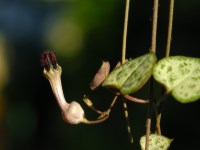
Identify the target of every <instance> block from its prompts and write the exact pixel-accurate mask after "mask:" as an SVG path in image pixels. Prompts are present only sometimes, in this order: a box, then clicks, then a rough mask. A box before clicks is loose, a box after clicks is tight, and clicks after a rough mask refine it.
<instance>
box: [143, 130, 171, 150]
mask: <svg viewBox="0 0 200 150" xmlns="http://www.w3.org/2000/svg"><path fill="white" fill-rule="evenodd" d="M171 142H172V139H169V138H167V137H165V136H162V135H158V134H150V136H149V150H167V149H168V148H169V146H170V144H171ZM145 144H146V136H142V137H141V138H140V146H141V149H142V150H145Z"/></svg>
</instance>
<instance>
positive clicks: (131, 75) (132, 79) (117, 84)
mask: <svg viewBox="0 0 200 150" xmlns="http://www.w3.org/2000/svg"><path fill="white" fill-rule="evenodd" d="M155 63H156V56H155V54H154V53H148V54H145V55H143V56H140V57H137V58H135V59H131V60H129V61H127V62H126V63H124V64H122V65H121V66H119V67H117V68H115V69H114V70H113V71H112V72H111V73H110V74H109V75H108V77H107V78H106V79H105V80H104V82H103V84H102V86H104V87H108V88H115V89H118V90H119V91H120V93H121V94H124V95H125V94H131V93H133V92H136V91H137V90H139V89H140V88H141V87H142V86H143V85H144V84H145V83H146V81H147V80H148V79H149V77H150V76H151V74H152V71H153V67H154V65H155Z"/></svg>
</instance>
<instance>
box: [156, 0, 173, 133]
mask: <svg viewBox="0 0 200 150" xmlns="http://www.w3.org/2000/svg"><path fill="white" fill-rule="evenodd" d="M173 14H174V0H170V4H169V22H168V33H167V45H166V54H165V57H169V54H170V46H171V38H172V24H173ZM163 91H164V89H163ZM163 93H164V92H163ZM168 95H169V94H164V95H163V96H162V97H161V98H160V99H159V100H158V102H157V109H158V113H157V114H156V132H157V133H158V134H161V127H160V121H161V116H162V115H161V111H162V107H163V102H164V100H165V99H166V97H167V96H168Z"/></svg>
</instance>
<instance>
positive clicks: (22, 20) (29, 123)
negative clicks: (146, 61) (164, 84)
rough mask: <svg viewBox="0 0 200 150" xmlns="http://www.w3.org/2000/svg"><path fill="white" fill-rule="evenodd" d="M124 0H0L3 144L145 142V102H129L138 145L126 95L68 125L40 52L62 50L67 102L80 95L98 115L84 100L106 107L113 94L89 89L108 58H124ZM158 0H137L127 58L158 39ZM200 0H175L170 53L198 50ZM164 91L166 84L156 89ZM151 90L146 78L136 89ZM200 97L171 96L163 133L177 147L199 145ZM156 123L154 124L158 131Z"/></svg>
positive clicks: (162, 15)
mask: <svg viewBox="0 0 200 150" xmlns="http://www.w3.org/2000/svg"><path fill="white" fill-rule="evenodd" d="M124 5H125V1H123V0H32V1H31V0H1V2H0V150H19V149H21V150H80V149H84V150H85V149H87V150H92V149H95V150H110V149H115V150H129V149H139V138H140V137H141V136H142V135H144V134H145V119H146V112H147V107H146V106H145V105H140V104H135V103H132V102H127V103H128V110H129V115H130V123H131V127H132V134H133V136H134V139H135V143H134V145H130V143H129V140H128V135H127V131H126V123H125V119H124V114H123V109H122V101H120V100H118V101H117V103H116V105H115V107H114V108H113V110H112V113H111V116H110V118H109V119H108V120H107V121H105V122H103V123H101V124H97V125H85V124H80V125H69V124H65V123H64V121H63V120H62V119H61V114H60V110H59V108H58V106H57V104H56V102H55V100H54V97H53V94H52V91H51V88H50V85H49V83H48V81H47V80H46V79H45V78H44V77H43V74H42V72H43V68H42V67H41V66H40V55H41V53H42V52H43V51H44V50H46V49H51V50H53V51H54V52H55V53H56V54H57V59H58V62H59V64H60V65H61V66H62V69H63V73H62V82H63V89H64V93H65V97H66V99H67V101H68V102H71V101H73V100H75V101H77V102H79V103H80V104H81V105H82V106H83V108H84V110H85V113H86V116H87V118H89V119H90V120H92V119H95V118H96V117H97V116H96V115H95V113H94V112H92V111H91V110H90V109H89V108H87V107H86V106H85V104H84V103H83V102H82V98H83V95H84V94H86V95H88V96H89V97H90V98H91V99H92V101H93V103H94V104H95V106H96V107H98V108H100V109H102V110H105V109H106V108H107V107H108V105H109V103H110V102H111V99H112V97H113V95H112V94H111V93H109V92H108V91H107V90H105V89H99V90H97V91H95V92H92V91H90V89H89V83H90V81H91V80H92V78H93V75H94V74H95V72H96V71H97V69H98V68H99V66H100V64H101V61H102V60H109V61H110V63H111V67H112V68H113V67H114V66H115V64H116V63H117V62H118V61H119V60H120V59H121V47H122V46H121V45H122V33H123V18H124V7H125V6H124ZM152 6H153V1H144V0H135V1H131V4H130V17H129V28H128V40H127V58H134V57H137V56H139V55H142V54H144V53H147V52H148V50H149V48H150V44H151V28H152V22H151V21H152V17H151V16H152ZM168 6H169V2H168V1H160V5H159V18H158V36H157V56H158V57H159V58H162V57H164V55H165V46H166V36H167V22H168ZM199 19H200V1H199V0H190V1H188V0H177V1H175V11H174V24H173V36H172V45H171V55H185V56H192V57H199V56H200V54H199V49H200V45H199V43H200V36H199V34H200V28H199V27H200V21H199ZM157 94H158V95H159V94H160V90H159V89H158V90H157ZM135 95H136V96H137V97H140V98H147V95H148V87H147V86H145V87H144V88H143V89H141V91H139V92H137V93H136V94H135ZM199 108H200V102H199V101H197V102H194V103H190V104H180V103H178V102H177V101H175V100H174V99H173V98H172V97H169V98H168V100H167V101H166V102H165V105H164V107H163V116H162V122H161V127H162V133H163V135H165V136H167V137H169V138H173V139H174V141H173V142H172V145H171V147H170V149H172V150H188V149H191V150H193V149H194V150H195V149H198V147H199V140H200V138H199V135H200V129H199V126H200V121H199V114H200V109H199ZM153 128H154V124H153V125H152V131H153Z"/></svg>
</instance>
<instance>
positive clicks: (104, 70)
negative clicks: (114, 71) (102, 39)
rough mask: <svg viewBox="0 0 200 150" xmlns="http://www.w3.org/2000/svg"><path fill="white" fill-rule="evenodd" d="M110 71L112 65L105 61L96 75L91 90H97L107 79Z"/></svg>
mask: <svg viewBox="0 0 200 150" xmlns="http://www.w3.org/2000/svg"><path fill="white" fill-rule="evenodd" d="M109 71H110V63H109V62H108V61H103V62H102V65H101V67H100V68H99V70H98V72H97V73H96V74H95V76H94V78H93V80H92V82H91V83H90V89H91V90H95V89H96V88H97V87H98V86H99V85H100V84H101V83H102V82H103V80H104V79H105V78H106V77H107V75H108V74H109Z"/></svg>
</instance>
